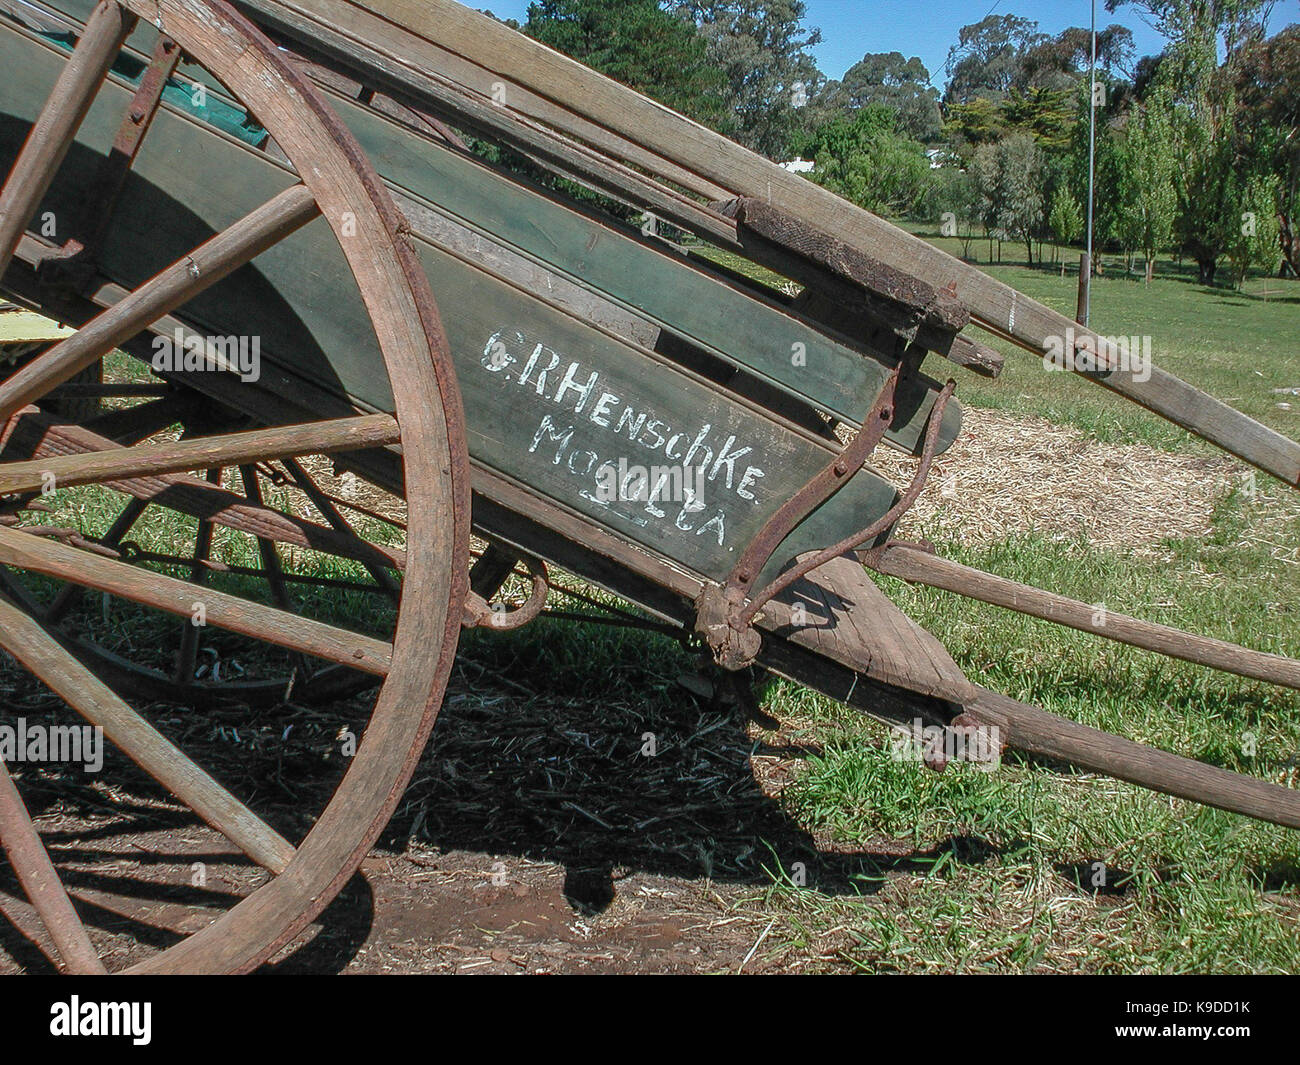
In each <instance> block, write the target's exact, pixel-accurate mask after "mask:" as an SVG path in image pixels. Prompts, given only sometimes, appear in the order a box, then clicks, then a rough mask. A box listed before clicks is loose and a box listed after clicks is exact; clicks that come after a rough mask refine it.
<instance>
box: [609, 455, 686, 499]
mask: <svg viewBox="0 0 1300 1065" xmlns="http://www.w3.org/2000/svg"><path fill="white" fill-rule="evenodd" d="M595 477H596V491H595V493H594V496H595V500H596V502H599V503H612V502H614V501H615V500H621V501H624V502H628V503H645V504H646V505H647V507H652V506H653V505H654V504H655V503H686V504H698V505H699V506H701V507H702V506H703V503H704V499H703V490H704V468H703V467H702V466H680V465H669V466H641V465H638V464H636V463H632V464H629V463H628V461H627V459H625V458H620V459H619V460H618V465H617V466H616V465H614V463H612V462H609V461H606V462H605V463H604V464H603V465H601V466H600V467H599V468H598V469H597V470H596V472H595Z"/></svg>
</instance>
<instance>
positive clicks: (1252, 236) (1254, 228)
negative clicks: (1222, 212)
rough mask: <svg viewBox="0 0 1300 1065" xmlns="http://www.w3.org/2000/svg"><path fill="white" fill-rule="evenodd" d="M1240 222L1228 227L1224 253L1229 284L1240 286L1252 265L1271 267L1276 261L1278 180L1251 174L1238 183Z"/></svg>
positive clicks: (1272, 177)
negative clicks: (1230, 277)
mask: <svg viewBox="0 0 1300 1065" xmlns="http://www.w3.org/2000/svg"><path fill="white" fill-rule="evenodd" d="M1238 189H1239V190H1240V191H1239V194H1240V197H1241V198H1240V200H1239V201H1238V202H1239V204H1240V205H1241V207H1242V212H1241V218H1240V224H1239V225H1238V226H1237V228H1236V229H1235V230H1233V229H1231V228H1230V229H1228V231H1227V233H1226V237H1225V240H1224V247H1223V254H1224V256H1225V257H1226V258H1227V259H1228V261H1229V262H1230V263H1231V264H1232V283H1233V284H1234V285H1235V286H1236V287H1237V288H1241V284H1242V282H1243V281H1245V280H1246V275H1247V274H1248V273H1249V272H1250V268H1251V267H1252V266H1263V267H1266V268H1271V267H1273V266H1276V265H1277V260H1278V220H1277V179H1276V178H1275V177H1274V176H1273V175H1272V174H1267V175H1264V174H1254V175H1251V176H1250V177H1248V178H1246V179H1245V180H1244V181H1242V182H1240V184H1239V185H1238Z"/></svg>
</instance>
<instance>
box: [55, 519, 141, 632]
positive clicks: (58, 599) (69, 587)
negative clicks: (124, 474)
mask: <svg viewBox="0 0 1300 1065" xmlns="http://www.w3.org/2000/svg"><path fill="white" fill-rule="evenodd" d="M148 507H149V501H148V500H147V499H135V498H132V499H130V500H128V501H127V504H126V506H125V507H123V508H122V512H121V513H120V514H118V516H117V518H116V520H114V522H113V524H112V526H111V527H110V528H109V530H108V532H107V533H105V534H104V536H103V538H102V539H101V540H100V541H99V542H100V543H101V544H103V545H104V546H105V547H109V548H116V547H117V545H118V544H120V543H121V542H122V541H123V540H124V539H125V538H126V535H127V533H129V532H130V531H131V529H132V528H133V527H134V526H135V523H136V522H137V521H139V520H140V518H141V517H142V516H143V514H144V512H145V511H146V510H147V509H148ZM85 592H86V589H85V588H84V587H83V586H82V585H80V584H72V583H68V584H65V585H64V586H63V587H62V588H61V589H59V594H58V595H56V596H55V597H54V602H52V603H51V604H50V609H49V610H47V611H46V612H45V614H44V615H43V617H44V620H45V623H46V624H47V625H54V624H57V623H58V622H59V621H60V620H61V619H62V618H64V617H66V616H67V613H68V611H69V610H71V609H72V608H73V607H75V606H76V605H77V604H78V603H79V602H81V599H82V596H83V595H85Z"/></svg>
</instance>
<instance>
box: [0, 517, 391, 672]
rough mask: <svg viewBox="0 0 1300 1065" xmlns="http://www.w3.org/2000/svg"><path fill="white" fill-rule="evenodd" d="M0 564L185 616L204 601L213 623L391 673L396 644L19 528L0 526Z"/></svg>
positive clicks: (361, 667) (333, 659)
mask: <svg viewBox="0 0 1300 1065" xmlns="http://www.w3.org/2000/svg"><path fill="white" fill-rule="evenodd" d="M0 565H6V566H15V567H17V568H19V569H24V570H30V571H32V572H35V573H43V574H45V575H46V576H48V577H57V578H59V579H61V580H68V581H76V582H77V583H78V584H81V585H84V586H85V587H87V588H94V589H96V590H97V591H101V592H108V593H109V594H110V595H116V596H120V597H121V598H123V599H130V600H131V601H133V602H136V603H141V604H143V605H144V606H150V607H153V608H154V609H156V610H163V611H166V612H167V613H170V614H177V615H180V616H182V617H193V616H194V614H195V606H196V604H199V603H201V604H202V606H203V613H204V615H205V617H204V620H205V621H206V622H207V623H208V624H211V625H215V626H217V627H218V628H222V629H227V630H229V631H231V632H238V633H241V634H242V635H244V636H251V637H253V638H255V639H258V640H263V641H265V642H266V643H272V644H275V645H276V646H278V647H286V648H288V649H289V650H291V651H301V652H302V653H303V654H307V655H311V656H312V657H313V658H323V659H326V660H328V661H331V662H337V663H339V664H340V665H346V666H351V667H352V668H353V669H359V670H361V671H362V672H365V673H372V674H374V675H376V676H381V677H382V676H386V675H387V674H388V671H389V668H390V666H391V664H392V656H393V649H392V645H391V644H388V643H386V642H384V641H383V640H376V639H374V638H372V637H369V636H362V635H360V634H358V633H354V632H349V631H348V630H347V629H340V628H336V627H335V626H333V625H326V624H325V623H323V622H320V621H314V620H312V619H310V618H304V617H300V616H299V615H297V614H292V613H289V612H288V611H285V610H278V609H276V608H275V607H269V606H263V605H261V604H259V603H253V602H249V601H248V600H245V599H240V598H239V597H238V596H233V595H227V594H226V593H224V592H219V591H217V590H216V589H213V588H204V589H202V590H199V589H197V588H196V587H195V586H194V585H193V584H190V583H188V582H187V581H182V580H177V579H176V578H175V577H167V576H164V575H162V574H159V573H152V572H146V571H143V570H140V569H137V568H136V567H134V566H130V565H128V564H126V563H125V562H116V561H114V560H113V559H109V558H103V557H101V556H99V555H92V554H90V553H89V552H87V551H78V550H76V549H75V548H71V547H65V546H64V545H63V544H59V543H55V542H53V541H51V540H46V539H44V538H42V537H38V536H32V535H30V534H28V533H24V532H20V531H18V530H15V529H6V528H2V527H0Z"/></svg>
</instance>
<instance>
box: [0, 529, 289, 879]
mask: <svg viewBox="0 0 1300 1065" xmlns="http://www.w3.org/2000/svg"><path fill="white" fill-rule="evenodd" d="M0 531H3V532H6V533H7V532H8V530H0ZM10 535H12V534H10ZM19 535H21V534H19ZM77 553H78V554H80V553H79V552H77ZM0 647H3V648H4V649H5V650H6V651H8V652H9V653H10V654H11V655H13V656H14V658H16V659H17V660H18V661H19V662H21V663H22V664H23V665H24V666H26V667H27V668H28V669H29V670H30V671H31V672H32V673H33V674H34V675H35V676H36V677H37V678H39V679H40V680H41V681H42V682H43V683H44V684H45V685H46V686H47V687H48V688H49V689H50V690H51V691H53V692H54V693H55V694H56V695H57V696H59V698H60V699H62V700H63V701H64V702H66V703H67V704H68V705H69V706H70V707H72V708H73V709H74V710H76V711H77V712H78V713H79V714H81V716H82V717H84V718H85V719H86V720H87V721H89V722H90V723H91V724H92V725H97V726H99V727H100V728H102V729H103V730H104V735H105V737H106V738H107V739H109V740H110V741H111V742H112V743H113V744H114V745H115V746H116V747H117V748H118V749H119V750H121V751H122V753H123V754H125V755H126V756H127V757H128V758H130V759H131V761H133V762H135V764H136V765H138V766H139V767H140V768H141V769H143V770H144V771H145V772H146V773H148V774H149V775H150V776H151V777H153V778H154V780H156V781H158V783H159V784H161V785H162V786H163V787H165V788H166V789H167V790H168V791H170V792H171V793H172V794H173V795H175V796H176V797H177V798H178V799H180V800H181V801H182V802H183V803H185V804H186V805H187V806H189V808H190V809H191V810H193V811H194V812H195V813H196V814H198V815H199V816H200V817H201V818H203V820H204V821H206V822H207V823H208V824H210V825H211V826H212V827H213V828H215V829H216V830H217V831H218V832H220V833H221V834H222V835H224V836H225V837H226V838H227V839H229V840H230V842H231V843H233V844H235V846H237V847H238V848H239V849H240V850H242V851H243V852H244V853H245V854H247V855H248V856H249V857H250V858H252V859H253V861H255V862H257V864H258V865H260V866H262V867H263V868H265V869H269V870H270V871H271V872H273V873H279V872H282V871H283V870H284V869H285V868H286V867H287V866H288V864H289V862H290V860H291V859H292V858H293V854H294V849H293V846H292V845H291V844H290V843H289V842H288V840H286V839H285V838H284V837H283V836H281V835H280V834H279V833H277V832H275V831H274V830H273V829H272V828H270V827H269V826H267V825H266V824H265V823H264V822H263V821H262V820H261V819H260V818H259V817H258V816H257V815H256V814H254V813H253V812H252V811H251V810H249V809H248V807H246V806H245V805H244V804H243V803H241V802H240V801H239V800H238V799H236V798H235V797H234V796H233V795H231V794H230V792H228V791H227V790H226V789H225V788H223V787H222V786H221V785H220V784H218V783H217V782H216V781H215V780H213V779H212V777H210V776H209V775H208V774H207V773H205V772H204V771H203V770H202V769H200V768H199V767H198V766H197V765H195V763H194V762H193V761H191V760H190V758H189V757H188V756H187V755H186V754H185V753H184V752H183V751H182V750H181V749H180V748H179V747H177V746H176V745H175V744H173V743H172V742H171V741H169V740H168V739H167V738H166V737H164V736H163V735H162V733H160V732H158V730H157V729H155V728H154V727H153V726H152V725H150V724H149V723H148V722H147V721H145V719H144V718H142V717H141V716H140V715H139V714H137V713H136V712H135V711H134V710H132V709H131V707H129V706H127V704H126V703H124V702H123V701H122V700H121V699H120V698H118V696H117V695H116V694H115V693H114V692H113V691H112V690H111V689H110V688H109V687H108V686H107V685H105V684H104V683H103V682H102V681H101V680H100V679H99V678H98V677H96V676H95V675H94V674H93V673H91V672H90V670H88V669H87V668H86V667H85V666H83V665H82V664H81V663H80V662H78V661H77V660H76V659H75V658H73V657H72V655H71V654H70V653H69V652H68V651H66V650H64V649H63V648H62V647H60V646H59V644H58V643H57V642H56V641H55V640H54V638H53V637H52V636H50V634H49V633H47V632H46V631H45V630H44V629H43V628H41V626H40V625H38V624H37V623H36V622H35V621H34V620H33V619H32V618H30V617H29V616H28V615H27V614H25V613H23V612H22V611H21V610H19V609H18V608H17V607H16V606H14V605H13V604H12V603H10V602H9V601H8V600H7V599H0Z"/></svg>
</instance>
